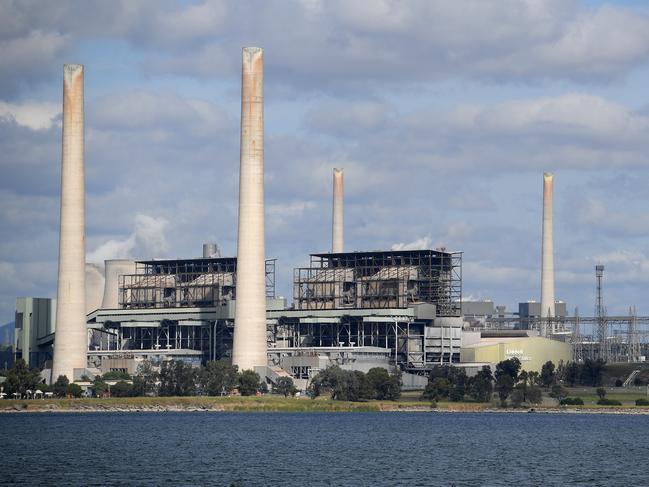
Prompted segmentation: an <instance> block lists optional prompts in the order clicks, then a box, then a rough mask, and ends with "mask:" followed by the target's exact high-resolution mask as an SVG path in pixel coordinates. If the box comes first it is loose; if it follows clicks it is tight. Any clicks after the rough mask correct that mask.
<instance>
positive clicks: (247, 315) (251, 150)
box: [232, 47, 267, 370]
mask: <svg viewBox="0 0 649 487" xmlns="http://www.w3.org/2000/svg"><path fill="white" fill-rule="evenodd" d="M239 170H240V172H239V230H238V236H237V284H236V305H235V321H234V343H233V347H232V363H233V364H234V365H238V366H239V369H240V370H246V369H254V367H258V366H266V365H267V358H266V346H267V345H266V286H265V279H266V274H265V249H264V52H263V50H262V49H260V48H258V47H245V48H244V49H243V55H242V69H241V161H240V169H239Z"/></svg>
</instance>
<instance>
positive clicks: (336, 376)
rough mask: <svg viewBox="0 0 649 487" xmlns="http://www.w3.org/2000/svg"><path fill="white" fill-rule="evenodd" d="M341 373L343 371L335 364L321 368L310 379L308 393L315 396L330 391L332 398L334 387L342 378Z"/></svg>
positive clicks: (342, 373)
mask: <svg viewBox="0 0 649 487" xmlns="http://www.w3.org/2000/svg"><path fill="white" fill-rule="evenodd" d="M343 375H344V371H343V370H342V369H341V368H340V367H338V366H337V365H334V366H332V367H327V368H326V369H324V370H321V371H320V372H318V373H317V374H316V375H315V377H313V379H311V383H310V384H309V390H308V392H309V395H310V396H311V397H312V398H316V397H318V396H320V395H321V394H323V393H326V392H330V393H331V395H332V398H333V391H334V388H335V387H336V386H337V384H338V383H339V382H340V381H341V380H342V376H343Z"/></svg>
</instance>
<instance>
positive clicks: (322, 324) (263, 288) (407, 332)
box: [16, 47, 649, 386]
mask: <svg viewBox="0 0 649 487" xmlns="http://www.w3.org/2000/svg"><path fill="white" fill-rule="evenodd" d="M241 67H242V71H241V75H242V77H241V131H240V149H241V150H240V160H239V206H238V209H239V211H238V235H237V256H236V257H221V256H220V253H219V252H218V248H216V246H215V245H214V244H205V245H204V246H203V256H202V257H200V258H188V259H165V260H139V261H137V262H135V261H133V260H128V259H117V260H107V261H105V262H104V265H103V266H102V265H97V264H92V263H86V262H85V252H86V249H85V182H84V173H85V160H84V118H83V117H84V116H83V104H84V98H83V91H84V86H83V83H84V81H83V80H84V70H83V66H81V65H65V67H64V76H63V78H64V79H63V88H64V91H63V95H64V96H63V144H62V159H61V169H62V179H61V182H62V184H61V223H60V244H59V270H58V288H57V296H58V306H56V311H54V308H53V307H52V308H51V309H50V310H49V315H48V316H50V318H48V319H47V320H46V322H47V323H49V324H47V325H43V326H44V328H43V327H41V325H40V323H41V321H40V320H41V318H39V317H40V316H45V312H43V313H41V312H40V311H38V312H37V313H36V315H37V318H34V317H33V316H34V311H33V310H34V309H37V310H40V306H41V304H40V303H39V302H28V301H25V302H19V303H18V305H17V315H16V316H17V319H16V327H17V328H19V327H20V330H21V332H20V333H19V337H18V338H16V350H17V354H20V355H21V356H24V357H26V358H27V359H28V360H29V361H30V362H31V361H35V363H39V365H40V363H41V362H48V361H49V359H50V358H52V357H51V351H50V352H49V353H50V355H47V353H48V352H43V350H46V347H51V345H52V343H53V344H54V348H53V364H52V369H53V377H56V376H57V375H59V374H65V375H67V376H68V377H70V378H74V379H77V378H78V377H80V376H81V375H82V374H85V373H87V372H90V373H91V374H92V372H93V371H101V372H106V371H110V370H126V371H128V372H135V370H136V368H137V364H138V363H139V362H140V361H141V360H144V359H149V360H152V361H154V362H158V363H159V362H161V361H163V360H169V359H177V360H184V361H186V362H189V363H193V364H200V363H204V362H206V361H209V360H218V359H227V360H231V361H232V363H233V364H234V365H237V366H239V368H240V369H254V370H256V371H257V372H259V373H260V375H262V376H265V377H266V378H267V379H268V380H270V381H271V382H272V381H274V380H276V379H277V378H278V377H282V376H287V375H290V376H292V377H293V378H294V379H296V380H297V381H303V382H301V383H298V385H301V386H304V385H305V384H306V381H308V380H309V378H311V377H312V376H313V375H314V374H315V373H317V371H319V370H321V369H322V368H324V367H327V366H330V365H333V364H336V365H339V366H341V367H343V368H350V369H355V370H369V368H371V367H374V366H380V367H386V368H388V369H392V368H398V369H400V370H401V371H402V372H404V373H405V374H406V376H408V377H410V379H408V380H409V381H411V382H412V383H414V382H416V380H415V379H413V378H416V377H421V376H423V375H425V373H426V371H427V370H429V369H430V368H432V367H434V366H435V365H439V364H458V363H460V362H461V361H462V362H467V363H473V364H476V363H482V362H486V363H495V362H498V361H500V360H503V359H505V358H510V357H511V356H519V358H521V360H522V361H523V362H524V363H526V365H525V366H526V368H527V367H529V369H528V370H536V368H537V366H538V363H539V361H543V362H544V361H546V360H553V361H555V360H556V361H559V360H564V361H567V360H568V359H569V358H570V357H572V359H573V360H583V359H584V357H586V356H599V357H602V358H605V359H607V360H620V359H626V360H629V361H635V360H641V358H642V355H641V353H642V345H641V343H640V339H639V337H640V335H641V333H640V332H639V328H638V327H639V326H640V325H643V324H645V323H647V322H649V318H641V317H636V316H635V313H633V314H631V313H630V316H629V317H617V318H615V317H607V316H606V313H605V307H604V306H603V302H602V300H601V282H602V276H603V270H604V267H603V266H602V265H598V267H597V273H598V274H597V275H598V307H597V309H598V311H597V316H596V317H594V318H583V319H580V318H579V316H577V315H576V316H574V317H568V316H567V313H566V306H565V303H562V302H560V301H556V300H555V282H554V281H555V278H554V276H555V273H554V241H553V238H554V234H553V211H554V208H553V192H554V177H553V175H552V174H550V173H545V174H544V176H543V206H542V208H543V216H542V242H541V293H540V294H541V300H540V303H537V302H532V301H530V302H527V303H521V304H520V305H519V310H518V313H509V312H507V310H506V308H505V307H504V306H494V304H493V302H490V301H484V302H465V303H463V302H462V252H449V251H447V250H445V249H435V250H432V249H418V250H390V251H360V252H359V251H356V252H346V251H345V249H344V242H345V240H344V183H343V175H344V171H343V169H341V168H336V169H334V170H333V198H332V203H333V204H332V236H331V237H332V238H331V252H329V253H315V254H311V255H310V257H309V259H310V260H309V264H308V266H306V267H299V268H296V269H294V274H293V283H292V284H293V296H292V298H293V300H292V303H291V305H290V306H289V305H288V303H287V302H286V301H285V300H284V299H283V298H277V297H276V295H275V261H274V260H272V259H270V260H269V259H267V258H266V248H265V228H264V225H265V224H264V143H263V141H264V90H263V80H264V53H263V50H262V49H261V48H257V47H246V48H244V49H243V50H242V64H241ZM43 306H45V305H43ZM44 309H45V308H44ZM19 315H20V319H18V316H19ZM627 318H628V323H629V324H628V328H627V329H628V332H627V335H624V336H623V335H622V334H620V333H617V334H616V333H614V332H615V331H616V327H615V324H616V323H617V324H620V323H626V321H625V320H626V319H627ZM34 319H36V323H37V324H36V325H35V324H34V321H33V320H34ZM43 319H44V318H43ZM54 322H56V323H58V324H59V325H58V329H57V333H56V340H53V334H52V332H53V330H54ZM589 324H593V326H594V327H595V328H596V332H592V333H591V335H590V336H589V335H588V334H587V333H585V327H584V325H589ZM48 326H49V328H48ZM591 329H592V327H591ZM34 330H36V331H34ZM489 330H494V331H498V330H501V334H500V335H498V334H497V333H496V334H492V335H489V333H488V332H489ZM503 330H504V331H503ZM515 330H526V331H524V332H522V333H523V334H519V335H515V334H514V335H511V333H513V331H515ZM617 330H618V331H619V327H618V328H617ZM476 333H478V335H476ZM502 333H505V334H504V335H503V334H502ZM507 333H510V335H507ZM534 333H536V334H537V335H538V336H534ZM595 335H596V336H595ZM476 336H477V338H476ZM571 345H572V348H571ZM644 345H646V344H644ZM43 347H45V348H43ZM41 349H43V350H41ZM567 350H568V351H571V355H570V353H567ZM42 353H44V355H43V354H42ZM569 355H570V357H569ZM523 359H525V360H523ZM88 368H90V369H91V370H90V371H89V370H88Z"/></svg>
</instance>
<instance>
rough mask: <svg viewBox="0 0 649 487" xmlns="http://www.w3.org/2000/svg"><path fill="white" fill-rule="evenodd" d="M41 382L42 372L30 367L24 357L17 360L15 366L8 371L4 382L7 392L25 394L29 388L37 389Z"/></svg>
mask: <svg viewBox="0 0 649 487" xmlns="http://www.w3.org/2000/svg"><path fill="white" fill-rule="evenodd" d="M40 382H41V373H40V370H38V369H29V368H28V367H27V364H26V363H25V361H24V360H23V359H18V360H16V363H15V365H14V366H13V368H11V369H9V370H8V371H7V378H6V380H5V382H4V387H5V389H6V391H5V392H7V393H9V394H13V393H14V392H17V393H19V394H20V395H21V396H22V395H24V394H25V393H26V392H27V391H28V390H29V391H32V392H33V391H35V390H36V389H37V388H38V387H39V384H40Z"/></svg>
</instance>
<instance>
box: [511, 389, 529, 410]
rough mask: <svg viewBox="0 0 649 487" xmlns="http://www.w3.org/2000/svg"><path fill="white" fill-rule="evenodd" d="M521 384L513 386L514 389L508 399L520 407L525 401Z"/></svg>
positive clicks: (514, 405) (513, 404)
mask: <svg viewBox="0 0 649 487" xmlns="http://www.w3.org/2000/svg"><path fill="white" fill-rule="evenodd" d="M521 385H522V384H518V385H517V386H516V387H514V390H513V391H512V393H511V395H510V397H509V401H510V402H511V404H512V406H513V407H515V408H517V407H520V406H521V405H522V404H523V403H524V402H525V392H524V391H523V388H522V387H521Z"/></svg>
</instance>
